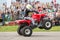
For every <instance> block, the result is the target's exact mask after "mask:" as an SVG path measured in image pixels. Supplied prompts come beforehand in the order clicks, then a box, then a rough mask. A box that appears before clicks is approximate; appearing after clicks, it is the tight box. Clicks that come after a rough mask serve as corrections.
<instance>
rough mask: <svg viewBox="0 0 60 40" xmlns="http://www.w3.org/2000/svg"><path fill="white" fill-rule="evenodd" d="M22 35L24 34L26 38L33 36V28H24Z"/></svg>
mask: <svg viewBox="0 0 60 40" xmlns="http://www.w3.org/2000/svg"><path fill="white" fill-rule="evenodd" d="M22 34H23V35H24V36H26V37H29V36H31V35H32V28H31V27H28V26H26V27H24V28H23V29H22Z"/></svg>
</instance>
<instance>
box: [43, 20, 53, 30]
mask: <svg viewBox="0 0 60 40" xmlns="http://www.w3.org/2000/svg"><path fill="white" fill-rule="evenodd" d="M43 26H44V29H45V30H49V29H51V28H52V22H51V21H50V20H44V22H43Z"/></svg>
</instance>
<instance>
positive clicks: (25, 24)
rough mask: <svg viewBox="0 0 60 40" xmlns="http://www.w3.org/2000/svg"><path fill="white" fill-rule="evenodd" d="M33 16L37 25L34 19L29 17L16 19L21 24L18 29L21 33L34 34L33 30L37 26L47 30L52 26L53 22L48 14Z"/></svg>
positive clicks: (27, 35)
mask: <svg viewBox="0 0 60 40" xmlns="http://www.w3.org/2000/svg"><path fill="white" fill-rule="evenodd" d="M32 18H33V19H34V20H35V23H37V25H36V26H35V25H33V24H32V21H31V20H29V19H23V20H16V22H17V23H18V24H19V28H18V30H17V32H18V34H19V35H23V36H26V37H29V36H31V35H32V30H33V29H34V28H37V27H38V28H40V29H45V30H49V29H51V28H52V22H51V20H50V19H49V18H48V16H47V15H46V14H33V15H32Z"/></svg>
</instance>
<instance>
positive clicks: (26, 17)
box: [24, 4, 37, 25]
mask: <svg viewBox="0 0 60 40" xmlns="http://www.w3.org/2000/svg"><path fill="white" fill-rule="evenodd" d="M32 9H33V7H32V5H30V4H27V5H26V13H25V17H24V18H25V19H29V20H32V24H33V25H37V24H36V23H35V20H34V19H33V18H31V16H29V14H28V13H29V12H36V13H37V11H34V10H32Z"/></svg>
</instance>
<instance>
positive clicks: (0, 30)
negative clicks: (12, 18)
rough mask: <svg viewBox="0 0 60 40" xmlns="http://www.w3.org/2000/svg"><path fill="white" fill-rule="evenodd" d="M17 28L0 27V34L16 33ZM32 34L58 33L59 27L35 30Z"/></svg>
mask: <svg viewBox="0 0 60 40" xmlns="http://www.w3.org/2000/svg"><path fill="white" fill-rule="evenodd" d="M17 28H18V26H0V32H16V31H17ZM33 31H34V32H60V26H54V27H53V28H52V29H51V30H44V29H39V28H36V29H34V30H33Z"/></svg>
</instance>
